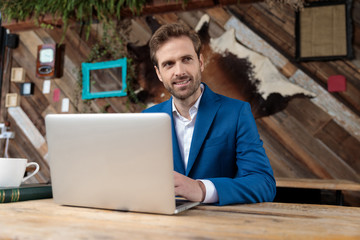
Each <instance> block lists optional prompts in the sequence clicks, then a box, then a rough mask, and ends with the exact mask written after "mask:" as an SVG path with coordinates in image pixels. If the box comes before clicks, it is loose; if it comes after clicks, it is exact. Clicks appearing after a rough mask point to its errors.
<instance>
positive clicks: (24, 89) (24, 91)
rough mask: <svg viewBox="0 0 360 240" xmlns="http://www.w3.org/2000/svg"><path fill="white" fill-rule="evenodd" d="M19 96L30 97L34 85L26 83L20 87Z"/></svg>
mask: <svg viewBox="0 0 360 240" xmlns="http://www.w3.org/2000/svg"><path fill="white" fill-rule="evenodd" d="M20 94H21V95H22V96H30V95H33V94H34V83H32V82H26V83H22V84H21V86H20Z"/></svg>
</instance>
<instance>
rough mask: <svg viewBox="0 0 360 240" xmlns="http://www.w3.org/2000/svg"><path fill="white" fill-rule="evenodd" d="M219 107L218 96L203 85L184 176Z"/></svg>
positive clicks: (189, 169) (191, 164)
mask: <svg viewBox="0 0 360 240" xmlns="http://www.w3.org/2000/svg"><path fill="white" fill-rule="evenodd" d="M204 85H205V84H204ZM220 105H221V103H220V101H219V98H218V96H217V95H216V94H215V93H214V92H212V91H211V90H210V89H209V88H208V87H207V86H206V85H205V89H204V93H203V96H202V98H201V100H200V105H199V111H198V113H197V117H196V122H195V128H194V133H193V137H192V141H191V147H190V153H189V161H188V165H187V169H186V176H188V175H189V173H190V171H191V168H192V166H193V165H194V163H195V160H196V157H197V156H198V154H199V151H200V148H201V146H202V144H203V143H204V140H205V137H206V135H207V133H208V131H209V129H210V126H211V124H212V122H213V120H214V118H215V115H216V112H217V111H218V109H219V107H220ZM175 136H176V135H175Z"/></svg>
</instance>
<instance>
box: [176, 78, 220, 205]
mask: <svg viewBox="0 0 360 240" xmlns="http://www.w3.org/2000/svg"><path fill="white" fill-rule="evenodd" d="M200 87H201V92H203V90H204V86H203V85H202V84H201V85H200ZM201 97H202V93H201V95H200V97H199V98H198V99H197V100H196V102H195V104H194V105H193V106H192V107H191V108H190V109H189V114H190V118H191V120H189V119H187V118H185V117H183V116H181V115H180V113H179V112H178V110H177V109H176V106H175V104H174V100H173V101H172V113H173V117H174V124H175V130H176V136H177V140H178V144H179V149H180V153H181V158H182V160H183V161H184V166H185V169H186V168H187V164H188V160H189V153H190V146H191V141H192V136H193V132H194V127H195V121H196V116H197V113H198V109H199V104H200V99H201ZM199 180H200V181H202V182H203V183H204V185H205V189H206V194H205V199H204V201H203V203H215V202H218V201H219V196H218V193H217V191H216V188H215V185H214V184H213V183H212V182H211V181H210V180H202V179H199Z"/></svg>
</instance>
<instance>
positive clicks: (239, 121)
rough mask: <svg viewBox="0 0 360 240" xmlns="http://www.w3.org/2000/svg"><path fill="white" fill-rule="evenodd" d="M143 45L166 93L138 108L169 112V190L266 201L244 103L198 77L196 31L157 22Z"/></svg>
mask: <svg viewBox="0 0 360 240" xmlns="http://www.w3.org/2000/svg"><path fill="white" fill-rule="evenodd" d="M149 45H150V57H151V59H152V61H153V63H154V67H155V70H156V73H157V76H158V78H159V80H160V81H161V82H162V83H163V84H164V86H165V88H166V89H167V90H168V91H169V92H170V93H171V95H172V97H171V98H170V100H168V101H165V102H163V103H160V104H158V105H155V106H153V107H151V108H149V109H146V110H145V111H144V112H165V113H168V114H169V115H170V116H171V119H172V127H173V129H172V130H173V152H174V168H175V171H174V179H175V194H176V195H178V196H182V197H184V198H186V199H188V200H190V201H201V202H203V203H216V204H218V205H225V204H234V203H254V202H264V201H272V200H273V199H274V196H275V193H276V186H275V180H274V177H273V172H272V168H271V166H270V163H269V160H268V158H267V156H266V154H265V151H264V148H263V146H262V141H261V140H260V138H259V134H258V131H257V128H256V124H255V120H254V117H253V115H252V113H251V108H250V105H249V104H248V103H246V102H243V101H240V100H236V99H231V98H228V97H225V96H222V95H219V94H216V93H214V92H212V91H211V90H210V89H209V88H208V87H207V85H206V84H204V83H202V82H201V72H202V71H203V70H204V60H203V56H202V54H201V53H200V48H201V42H200V39H199V37H198V35H197V34H196V33H195V32H194V31H192V30H190V29H188V28H187V27H185V26H183V25H181V24H177V23H175V24H168V25H163V26H162V27H160V28H159V29H158V30H157V31H156V32H155V33H154V35H153V36H152V38H151V39H150V43H149Z"/></svg>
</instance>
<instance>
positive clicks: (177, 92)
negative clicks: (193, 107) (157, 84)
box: [164, 72, 201, 100]
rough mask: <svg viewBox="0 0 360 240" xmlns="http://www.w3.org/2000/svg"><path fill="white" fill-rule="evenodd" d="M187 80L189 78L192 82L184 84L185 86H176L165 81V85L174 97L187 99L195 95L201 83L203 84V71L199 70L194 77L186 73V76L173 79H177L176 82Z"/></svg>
mask: <svg viewBox="0 0 360 240" xmlns="http://www.w3.org/2000/svg"><path fill="white" fill-rule="evenodd" d="M186 80H189V81H190V82H189V83H190V84H188V85H186V86H183V87H176V88H175V87H174V86H173V85H171V84H165V83H164V87H165V88H166V90H168V91H169V93H170V94H171V95H172V96H173V97H174V98H177V99H179V100H186V99H188V98H189V97H191V96H192V95H194V94H195V93H196V91H197V90H198V89H199V87H200V84H201V72H198V73H197V74H196V76H195V77H192V76H189V75H184V76H181V77H177V78H175V79H173V81H176V82H181V81H186Z"/></svg>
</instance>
